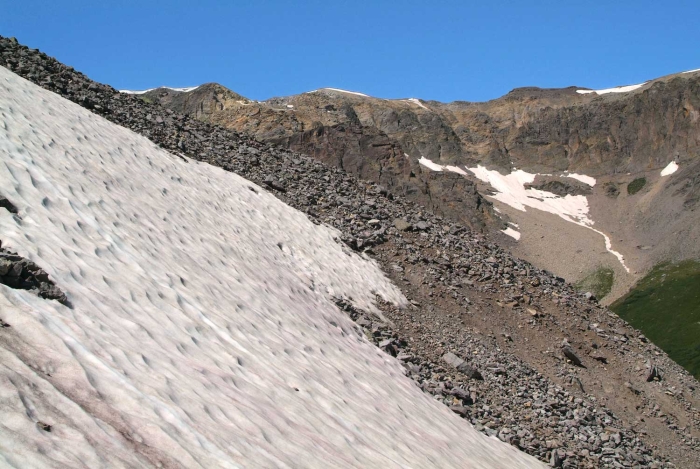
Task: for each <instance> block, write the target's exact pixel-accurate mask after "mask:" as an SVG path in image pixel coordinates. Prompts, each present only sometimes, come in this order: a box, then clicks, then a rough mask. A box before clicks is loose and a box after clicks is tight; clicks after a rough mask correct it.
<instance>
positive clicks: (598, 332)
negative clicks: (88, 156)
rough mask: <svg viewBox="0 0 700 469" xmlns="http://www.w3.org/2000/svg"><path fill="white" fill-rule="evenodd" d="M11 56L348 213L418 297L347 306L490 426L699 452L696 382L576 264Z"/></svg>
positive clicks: (99, 108) (614, 458) (688, 460)
mask: <svg viewBox="0 0 700 469" xmlns="http://www.w3.org/2000/svg"><path fill="white" fill-rule="evenodd" d="M0 64H3V65H4V66H5V67H7V68H9V69H11V70H13V71H15V72H16V73H18V74H20V75H22V76H24V77H27V78H28V79H30V80H32V81H34V82H35V83H38V84H40V85H42V86H44V87H45V88H47V89H49V90H51V91H54V92H56V93H59V94H61V95H62V96H64V97H66V98H68V99H71V100H72V101H74V102H77V103H79V104H81V105H83V106H85V107H87V108H89V109H91V110H93V111H94V112H96V113H98V114H100V115H102V116H104V117H105V118H107V119H109V120H111V121H113V122H115V123H118V124H120V125H123V126H125V127H127V128H130V129H132V130H134V131H136V132H138V133H141V134H142V135H144V136H146V137H148V138H149V139H151V140H152V141H154V142H155V143H157V144H158V145H160V146H162V147H163V148H165V149H167V150H169V151H171V152H172V153H173V155H175V157H178V155H180V157H181V158H184V159H189V158H193V159H196V160H200V161H204V162H208V163H210V164H213V165H216V166H220V167H222V168H224V169H226V170H229V171H234V172H236V173H238V174H240V175H242V176H244V177H246V178H247V179H249V180H251V181H254V182H257V183H259V184H261V185H263V186H266V187H268V188H269V190H270V191H272V192H273V193H274V194H275V195H276V196H277V197H278V198H280V199H281V200H283V201H285V202H286V203H288V204H289V205H291V206H293V207H297V208H299V209H300V210H302V211H304V212H306V213H307V215H308V216H309V218H310V219H312V220H313V221H315V222H316V223H325V224H329V225H331V226H334V227H336V228H338V229H339V230H340V231H341V233H342V239H343V241H344V242H345V243H346V244H347V245H348V246H349V247H350V248H352V249H355V250H361V251H363V252H364V254H365V255H369V256H373V257H374V258H375V259H376V260H377V261H378V262H379V263H380V265H381V266H382V267H383V269H384V270H385V272H386V273H387V274H388V275H390V276H391V278H392V279H393V280H394V281H395V283H396V284H397V285H399V286H400V287H401V289H402V291H403V293H404V295H405V296H406V297H407V298H409V299H410V300H411V302H412V307H409V308H406V309H403V310H397V309H395V308H392V307H391V306H389V305H383V306H382V305H381V303H380V306H381V307H382V309H383V311H384V314H383V315H384V318H383V319H382V318H376V317H374V316H373V315H372V314H370V313H368V312H366V311H361V310H359V309H358V308H356V307H353V306H352V300H351V299H339V305H340V307H341V308H343V309H344V310H347V312H348V314H350V315H351V317H352V318H353V319H355V320H356V323H357V325H358V326H360V327H362V328H364V329H365V330H366V334H367V335H368V336H370V337H372V338H373V340H375V341H376V343H377V345H378V346H380V347H382V348H383V349H384V350H385V351H386V352H387V353H391V354H394V355H396V356H397V358H398V359H399V360H401V361H403V362H404V363H405V368H406V373H407V374H408V375H409V376H411V377H412V378H413V379H414V380H415V382H416V383H417V384H418V385H419V386H420V387H421V388H422V389H423V390H424V391H425V392H428V393H430V394H432V395H433V396H434V398H435V399H436V400H439V401H441V402H444V403H445V404H447V405H450V407H451V409H452V410H453V412H455V413H457V414H459V415H461V416H463V417H464V418H466V419H469V420H470V421H471V422H472V423H473V424H474V425H475V426H476V427H477V428H478V429H480V430H481V431H483V432H485V433H488V434H492V435H494V436H497V437H498V438H500V439H501V440H503V441H508V442H510V443H511V444H513V445H515V446H517V447H519V448H521V449H522V450H523V451H525V452H527V453H529V454H532V455H535V456H536V457H538V458H540V459H542V460H543V461H546V462H549V463H551V464H553V465H554V466H562V467H620V466H622V467H674V465H675V467H698V466H699V465H700V441H699V440H698V437H700V412H699V411H698V408H699V406H698V404H699V401H700V394H699V392H700V390H699V389H698V382H697V381H696V380H695V379H693V378H692V377H691V376H689V375H688V373H687V372H686V371H685V370H683V369H682V368H680V367H679V366H678V365H676V364H675V363H673V362H672V361H671V360H670V359H669V358H668V357H667V356H666V354H665V353H664V352H662V351H661V350H659V349H658V347H656V346H654V345H653V344H651V343H649V341H648V340H647V339H646V338H645V337H644V336H643V335H642V334H641V333H639V331H636V330H634V329H633V328H631V327H630V326H629V325H627V324H626V323H625V322H624V321H622V320H620V319H619V318H618V317H617V316H616V315H614V314H612V313H611V312H609V311H608V310H607V309H606V308H604V307H602V306H601V305H599V304H598V303H596V302H595V301H594V300H593V299H591V298H587V297H586V296H584V295H582V294H579V293H577V292H576V291H575V290H574V289H573V288H572V287H571V286H570V285H569V284H567V283H566V282H564V280H563V279H561V278H558V277H556V276H555V275H553V274H551V273H548V272H546V271H543V270H541V269H539V268H537V267H535V266H533V265H532V264H529V263H527V262H525V261H521V260H519V259H517V258H514V257H513V256H512V255H510V254H509V253H508V252H507V251H506V250H504V249H502V248H500V247H498V246H496V245H494V244H492V243H491V242H489V241H488V240H487V239H486V238H485V237H484V236H483V235H481V234H479V233H478V232H474V231H472V230H470V229H469V228H467V227H465V226H464V225H462V224H460V223H457V222H455V221H453V220H450V219H448V218H444V217H440V216H437V215H435V214H433V213H432V212H431V211H430V210H429V209H427V208H426V207H421V206H420V205H417V204H415V203H413V202H411V201H410V200H407V199H405V198H403V197H401V196H394V195H392V194H390V193H389V192H387V190H386V188H385V187H382V186H381V185H377V184H376V183H373V182H366V181H362V180H358V179H356V178H355V177H353V176H352V175H350V174H348V173H347V172H346V171H344V170H341V169H339V168H337V167H330V166H328V165H324V164H322V163H320V162H318V161H315V160H314V159H312V158H309V157H306V156H304V155H301V154H298V153H295V152H290V151H287V150H284V149H280V148H278V147H274V146H271V145H268V144H265V143H261V142H259V141H256V140H255V139H253V138H250V137H247V136H244V135H241V134H238V133H236V132H232V131H230V130H226V129H223V128H221V127H218V126H213V125H209V124H207V123H203V122H200V121H198V120H196V119H194V118H190V117H187V116H184V115H181V114H178V113H176V112H174V111H172V110H168V109H164V108H162V107H160V106H158V105H155V104H154V103H147V102H144V101H143V100H141V99H139V98H137V97H134V96H129V95H124V94H120V93H118V92H117V91H116V90H114V89H113V88H111V87H109V86H107V85H100V84H98V83H95V82H93V81H91V80H89V79H88V78H86V77H85V76H84V75H82V74H80V73H78V72H75V71H74V70H72V69H71V68H69V67H66V66H64V65H62V64H60V63H58V62H56V61H55V60H54V59H51V58H50V57H47V56H46V55H44V54H42V53H40V52H39V51H36V50H29V49H27V48H26V47H23V46H20V45H19V44H17V43H16V42H15V41H12V40H9V39H4V38H3V39H0ZM465 365H466V366H465ZM475 372H478V374H477V373H475ZM479 378H482V379H479ZM679 448H683V450H682V451H679Z"/></svg>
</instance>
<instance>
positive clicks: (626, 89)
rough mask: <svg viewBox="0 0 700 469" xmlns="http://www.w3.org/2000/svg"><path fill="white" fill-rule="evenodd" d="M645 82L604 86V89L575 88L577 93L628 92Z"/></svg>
mask: <svg viewBox="0 0 700 469" xmlns="http://www.w3.org/2000/svg"><path fill="white" fill-rule="evenodd" d="M646 84H647V82H646V81H645V82H644V83H639V84H637V85H626V86H616V87H615V88H606V89H604V90H576V92H577V93H579V94H590V93H595V94H608V93H628V92H630V91H634V90H636V89H639V88H641V87H642V86H644V85H646Z"/></svg>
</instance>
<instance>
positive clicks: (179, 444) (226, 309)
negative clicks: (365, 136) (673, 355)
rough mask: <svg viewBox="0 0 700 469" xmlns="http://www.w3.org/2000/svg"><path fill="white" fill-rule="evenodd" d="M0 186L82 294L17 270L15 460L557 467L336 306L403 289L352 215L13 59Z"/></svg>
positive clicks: (0, 381) (9, 334)
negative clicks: (18, 69)
mask: <svg viewBox="0 0 700 469" xmlns="http://www.w3.org/2000/svg"><path fill="white" fill-rule="evenodd" d="M0 187H2V190H3V195H4V196H6V197H7V198H9V199H10V200H11V201H12V202H13V203H14V204H15V205H17V206H18V208H19V216H14V215H13V214H10V213H9V212H7V211H4V210H0V233H2V242H3V246H7V247H8V248H11V249H14V250H17V251H18V252H19V253H20V254H22V255H23V256H25V257H28V258H29V259H31V260H32V261H34V262H36V263H37V264H39V265H40V266H42V267H43V268H45V269H46V270H47V271H48V273H49V274H50V275H51V277H52V278H53V279H54V280H55V281H56V283H57V284H58V285H59V286H60V288H61V289H63V290H64V291H65V292H66V293H67V294H68V296H69V298H70V300H71V302H72V303H73V306H74V308H73V309H69V308H67V307H65V306H63V305H61V304H59V303H57V302H56V301H48V300H42V299H41V298H39V297H37V296H35V295H33V294H32V293H30V292H27V291H23V290H13V289H10V288H8V287H6V286H4V285H0V313H1V314H2V319H3V320H4V321H5V322H7V323H8V324H10V325H11V327H10V328H6V329H3V330H2V332H0V334H2V340H1V341H0V403H1V404H0V455H2V456H1V457H0V461H2V462H1V463H0V465H8V466H10V467H26V466H27V465H30V466H31V467H36V468H40V467H110V468H111V467H153V466H156V465H163V466H165V467H207V468H210V467H211V468H214V467H225V468H234V467H300V466H303V467H329V466H332V467H337V468H348V467H386V468H398V467H416V468H418V467H455V468H457V467H472V468H495V467H503V466H504V465H507V466H508V467H543V466H542V465H541V463H539V462H538V461H536V460H535V459H533V458H531V457H529V456H527V455H525V454H523V453H520V452H518V451H517V450H515V449H513V448H512V447H511V446H509V445H506V444H505V443H502V442H500V441H499V440H497V439H494V438H487V437H485V436H484V435H481V434H480V433H478V432H477V431H476V430H474V429H473V428H472V427H471V425H469V423H468V422H467V421H465V420H462V419H460V418H459V417H457V416H456V415H454V414H453V413H452V412H450V410H449V409H447V408H446V407H445V406H443V405H442V404H440V403H437V402H434V401H433V400H432V399H431V398H430V397H428V396H426V395H424V394H423V393H422V392H421V391H420V390H419V389H418V388H417V387H416V386H415V384H413V382H412V381H410V380H409V379H408V378H407V377H405V376H404V373H403V368H402V367H401V365H400V364H399V362H398V361H397V360H396V359H394V358H392V357H390V356H389V355H388V354H386V353H384V352H381V351H380V350H379V349H378V348H376V347H374V346H373V345H372V344H371V343H369V342H368V341H367V340H366V339H365V338H364V337H363V336H362V334H361V333H359V332H358V331H357V330H356V329H355V326H354V324H353V323H352V322H351V321H350V319H349V318H347V317H346V316H345V315H344V314H343V313H341V312H340V311H339V310H338V309H337V308H336V306H335V305H334V304H333V303H332V302H331V299H330V298H331V296H332V295H345V296H352V297H353V299H354V302H355V303H356V304H357V305H358V306H360V307H363V308H372V302H373V300H374V294H375V293H377V294H379V295H380V296H382V297H384V298H386V299H387V300H389V301H392V302H396V303H402V304H403V303H405V299H404V298H403V296H402V295H401V293H400V292H399V290H398V289H397V288H396V287H395V286H394V285H392V284H391V283H390V282H389V281H388V280H387V279H386V277H385V276H384V275H383V273H382V272H381V270H380V269H379V268H378V267H377V265H376V264H374V263H373V262H371V261H370V260H368V259H367V258H364V257H360V256H359V255H357V254H355V253H352V252H349V251H347V250H346V249H345V248H344V247H343V245H342V243H339V242H337V241H336V238H337V237H338V236H339V233H338V232H337V231H335V230H333V229H331V228H329V227H326V226H316V225H314V224H313V223H312V222H311V221H310V220H308V219H307V218H306V216H305V215H304V214H303V213H301V212H298V211H296V210H293V209H291V208H290V207H288V206H286V205H284V204H283V203H281V202H280V201H279V200H277V199H276V198H275V197H273V196H272V195H271V194H269V193H268V192H266V191H265V190H264V189H262V188H260V187H258V186H256V185H254V184H252V183H250V182H249V181H246V180H245V179H243V178H241V177H238V176H237V175H235V174H231V173H227V172H225V171H223V170H221V169H219V168H216V167H212V166H209V165H207V164H202V163H197V162H195V161H189V163H188V162H185V161H182V160H181V159H180V158H179V157H176V156H173V155H171V154H169V153H167V152H165V151H164V150H162V149H160V148H158V147H157V146H156V145H154V144H153V143H152V142H150V141H148V140H147V139H145V138H143V137H140V136H138V135H136V134H134V133H132V132H130V131H128V130H126V129H124V128H121V127H118V126H115V125H114V124H111V123H109V122H108V121H106V120H104V119H102V118H101V117H99V116H97V115H94V114H91V113H89V112H88V111H86V110H84V109H82V108H81V107H79V106H78V105H76V104H74V103H71V102H69V101H67V100H64V99H62V98H60V97H59V96H57V95H55V94H53V93H51V92H49V91H46V90H43V89H41V88H39V87H37V86H35V85H33V84H31V83H30V82H28V81H26V80H24V79H22V78H19V77H18V76H16V75H14V74H12V73H11V72H9V71H8V70H7V69H5V68H3V67H0ZM37 422H43V423H46V424H49V425H51V426H52V430H51V432H50V433H48V432H46V431H43V430H41V429H39V427H38V426H37V425H38V424H37Z"/></svg>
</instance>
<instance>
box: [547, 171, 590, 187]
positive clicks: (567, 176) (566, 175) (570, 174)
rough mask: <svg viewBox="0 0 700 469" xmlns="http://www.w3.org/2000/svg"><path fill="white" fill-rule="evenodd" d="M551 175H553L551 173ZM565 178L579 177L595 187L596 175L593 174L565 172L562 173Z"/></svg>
mask: <svg viewBox="0 0 700 469" xmlns="http://www.w3.org/2000/svg"><path fill="white" fill-rule="evenodd" d="M550 176H551V175H550ZM561 177H563V178H572V179H577V180H579V181H581V182H582V183H584V184H588V185H589V186H591V187H593V186H595V183H596V180H595V178H594V177H591V176H586V175H585V174H576V173H564V174H562V175H561Z"/></svg>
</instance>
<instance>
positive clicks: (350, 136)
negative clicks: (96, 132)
mask: <svg viewBox="0 0 700 469" xmlns="http://www.w3.org/2000/svg"><path fill="white" fill-rule="evenodd" d="M632 88H634V89H632V90H630V91H626V92H612V93H601V94H598V93H597V92H594V91H591V90H585V89H582V88H578V87H569V88H563V89H540V88H534V87H530V88H518V89H515V90H513V91H511V92H510V93H508V94H507V95H505V96H503V97H501V98H499V99H495V100H492V101H488V102H484V103H469V102H461V101H457V102H452V103H439V102H436V101H424V100H419V99H414V98H411V99H396V100H387V99H379V98H373V97H370V96H366V95H362V94H359V93H354V92H347V91H342V90H335V89H330V88H326V89H320V90H316V91H312V92H308V93H303V94H300V95H296V96H290V97H284V98H272V99H269V100H267V101H264V102H256V101H250V100H246V99H245V98H243V97H241V96H239V95H237V94H235V93H233V92H228V90H225V88H222V87H220V86H218V85H204V86H203V87H200V88H198V89H197V90H194V91H192V92H189V93H179V95H178V93H177V92H167V93H166V92H162V91H160V92H159V91H158V90H154V91H152V92H150V93H147V94H146V95H145V98H146V99H150V100H155V101H158V102H160V103H162V104H163V105H165V106H166V107H170V108H171V109H174V110H177V111H178V112H183V113H186V114H189V115H191V116H195V117H197V118H198V119H201V120H205V121H208V122H211V123H215V124H218V125H221V126H224V127H227V128H230V129H233V130H236V131H242V132H246V133H248V134H250V135H253V136H255V138H257V139H258V140H261V141H264V142H270V143H275V144H277V145H281V146H282V147H285V148H289V149H293V150H295V151H299V152H303V153H307V154H309V155H311V156H313V157H315V158H317V159H319V160H321V161H324V162H326V163H331V164H334V165H337V166H340V167H342V168H344V169H346V170H347V171H349V172H351V173H354V174H357V175H358V176H360V177H362V178H364V179H368V180H372V181H376V182H379V183H381V184H382V185H384V186H385V187H386V188H387V189H388V190H389V192H391V193H395V194H402V195H405V196H408V197H410V198H412V199H413V200H415V201H417V202H419V203H421V204H422V205H424V206H425V207H426V208H427V209H429V210H431V211H434V212H436V213H437V214H439V215H442V216H447V217H450V218H454V219H456V220H459V221H460V222H463V223H466V224H468V225H469V226H471V227H472V228H476V229H479V230H482V231H492V232H496V231H497V230H498V229H503V228H505V227H506V226H507V225H506V222H508V221H517V222H518V223H520V224H522V223H523V222H525V220H522V219H521V218H522V217H521V214H520V213H519V212H517V211H515V212H514V211H512V210H510V211H509V210H507V207H506V208H504V207H503V206H502V205H499V207H500V209H502V210H503V213H502V214H500V215H499V214H497V213H495V212H494V211H493V207H492V205H491V199H490V198H489V197H488V196H489V195H490V194H492V192H491V191H492V189H493V188H492V187H490V186H489V185H488V184H485V183H484V182H482V181H479V180H477V179H476V178H475V177H474V176H473V175H472V174H471V173H469V172H466V174H465V175H459V174H454V173H450V172H448V171H431V170H430V169H428V168H426V167H425V166H423V165H421V164H420V163H419V161H423V162H425V160H421V158H427V159H428V160H431V161H432V162H433V163H435V164H438V165H441V166H443V167H444V166H447V165H450V166H454V167H458V168H460V169H464V168H465V166H466V167H468V168H474V167H476V166H477V165H483V166H485V167H487V168H489V169H496V170H498V171H499V172H500V173H502V174H508V173H511V172H513V171H514V170H515V169H516V168H517V169H519V170H524V171H526V172H528V173H537V174H541V175H546V174H554V177H555V178H557V179H558V178H559V176H560V175H562V174H563V173H566V172H569V173H577V174H584V175H587V176H591V177H594V178H596V179H597V181H598V184H597V185H596V186H595V187H593V188H590V187H588V186H585V184H584V186H585V187H583V188H582V187H580V185H579V187H578V189H576V188H573V189H572V188H571V187H570V188H569V189H567V188H566V187H565V186H566V185H567V184H568V186H571V183H572V181H571V180H569V182H567V183H566V184H564V183H562V184H559V183H558V182H555V181H551V180H550V181H548V182H546V183H543V182H542V177H541V176H538V178H539V179H538V180H540V183H537V182H535V184H534V185H533V186H532V187H534V188H540V189H542V190H545V191H547V192H552V193H553V194H556V195H559V196H561V197H564V196H565V195H566V194H567V193H569V194H572V195H574V194H583V195H585V196H586V198H587V201H586V204H587V206H588V207H589V209H590V214H591V217H592V218H591V219H592V220H593V219H595V224H596V230H599V231H602V232H605V233H607V234H608V235H610V240H611V241H610V242H611V243H612V244H613V246H615V249H616V250H617V251H619V252H621V253H622V254H623V255H624V257H625V258H626V259H627V260H628V264H630V265H631V266H632V267H631V269H630V270H629V271H627V270H626V269H627V268H625V269H621V268H620V262H618V261H617V259H615V258H612V257H610V256H608V257H610V259H607V258H605V257H604V256H603V257H601V258H600V259H598V258H596V260H595V261H589V260H587V259H588V258H589V257H590V256H589V252H591V251H595V250H598V248H599V247H598V246H597V243H598V241H595V243H594V244H590V243H588V244H586V243H583V241H582V240H581V238H580V237H579V236H578V235H576V234H573V235H572V234H570V233H568V231H567V234H566V235H564V234H561V236H559V238H560V239H559V240H557V243H558V244H557V248H556V249H557V250H564V251H565V252H566V254H567V255H573V256H574V257H576V255H577V254H576V253H578V255H580V256H581V259H573V260H572V259H571V258H569V260H570V262H568V265H566V264H564V263H562V261H561V259H562V256H552V255H551V254H550V253H549V251H551V248H552V246H551V245H549V244H546V245H543V244H542V243H544V241H542V240H543V239H546V237H545V236H546V235H547V228H546V227H547V226H549V227H550V228H551V226H552V225H551V223H552V222H551V220H550V219H548V218H547V216H548V215H547V216H545V217H544V218H542V219H541V220H540V219H539V218H538V220H537V222H536V223H534V224H532V223H531V224H530V225H531V226H530V227H529V228H524V229H525V230H527V229H530V230H532V229H534V228H533V226H535V225H537V226H544V227H545V228H537V229H536V233H535V232H533V233H534V234H533V235H532V236H526V233H524V232H523V234H524V236H523V238H522V239H520V240H519V241H518V243H517V244H515V245H513V250H514V252H516V253H517V254H518V255H520V256H522V257H524V258H526V259H528V260H530V261H531V262H534V263H536V264H538V265H539V266H541V267H543V268H547V269H549V270H552V271H554V272H556V273H557V274H558V275H561V276H563V277H565V278H567V279H568V280H570V281H577V280H578V278H579V277H582V276H585V275H586V273H587V271H588V270H591V269H594V268H596V264H603V265H605V264H611V266H612V264H615V265H616V266H617V267H616V268H617V269H618V271H617V274H618V279H620V281H622V284H623V285H624V286H626V287H628V286H629V285H631V283H632V282H633V281H634V280H635V279H636V278H638V276H639V275H641V274H642V273H644V272H645V271H647V270H648V269H649V268H651V266H653V265H654V264H655V263H658V262H662V261H666V260H678V259H684V258H689V257H698V256H700V248H699V247H698V241H700V233H699V232H698V229H697V228H695V227H696V226H697V225H698V224H699V222H700V220H697V218H698V216H697V213H696V212H695V208H696V207H697V203H698V200H699V199H700V197H699V196H698V193H699V192H700V188H699V185H700V183H699V182H698V170H699V168H698V165H700V163H699V158H698V155H700V119H699V118H700V72H690V73H680V74H676V75H670V76H667V77H663V78H659V79H656V80H652V81H649V82H647V83H645V84H643V85H639V86H638V87H636V88H635V87H632ZM173 95H177V96H173ZM671 162H676V163H677V164H678V165H679V167H680V171H678V173H677V174H674V176H673V177H672V178H670V179H669V178H659V172H660V171H661V169H662V168H664V167H666V166H667V165H668V164H669V163H671ZM639 178H645V180H646V181H648V184H646V185H645V186H644V188H643V189H642V190H641V192H639V194H636V195H635V194H632V193H629V192H628V191H627V185H628V184H630V183H631V182H632V181H633V180H634V179H639ZM543 184H544V185H543ZM560 186H561V187H560ZM572 187H573V186H572ZM552 188H554V189H556V190H551V189H552ZM584 189H585V190H584ZM531 215H532V216H534V214H533V212H532V211H530V212H528V217H530V218H532V216H531ZM519 217H520V218H519ZM537 217H540V215H537ZM540 218H541V217H540ZM577 229H578V228H577ZM567 230H568V228H567ZM679 233H680V234H682V235H680V234H679ZM535 234H536V236H535ZM589 234H590V233H589ZM562 238H563V239H562ZM600 239H602V238H600ZM506 242H511V243H512V241H508V239H506ZM582 243H583V245H582ZM641 247H643V248H644V249H642V248H641ZM605 249H606V248H601V250H602V251H603V253H605ZM608 251H609V249H608ZM606 259H607V260H606ZM580 266H583V267H580ZM579 267H580V268H579ZM623 289H624V288H622V287H621V289H619V291H618V292H617V294H619V293H622V290H623Z"/></svg>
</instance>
